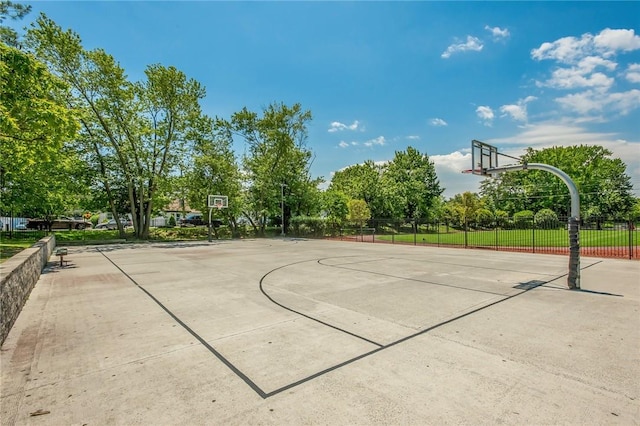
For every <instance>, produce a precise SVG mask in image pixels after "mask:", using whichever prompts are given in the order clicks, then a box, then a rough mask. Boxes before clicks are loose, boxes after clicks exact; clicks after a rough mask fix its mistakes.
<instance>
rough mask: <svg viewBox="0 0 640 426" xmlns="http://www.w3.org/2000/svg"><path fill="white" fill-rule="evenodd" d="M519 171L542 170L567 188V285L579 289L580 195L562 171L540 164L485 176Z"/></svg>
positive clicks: (497, 170) (497, 169) (516, 166)
mask: <svg viewBox="0 0 640 426" xmlns="http://www.w3.org/2000/svg"><path fill="white" fill-rule="evenodd" d="M519 170H544V171H547V172H550V173H553V174H554V175H556V176H558V177H559V178H560V179H562V181H563V182H564V183H565V185H567V187H568V188H569V194H570V195H571V217H569V220H568V230H569V274H568V275H567V285H568V286H569V288H570V289H572V290H574V289H580V226H579V225H580V194H579V192H578V187H577V186H576V184H575V183H574V182H573V180H571V178H570V177H569V175H567V174H566V173H565V172H563V171H562V170H560V169H558V168H556V167H553V166H550V165H548V164H542V163H528V164H527V163H525V164H514V165H512V166H504V167H495V168H493V167H492V168H490V169H487V170H486V172H487V174H493V173H502V172H514V171H519Z"/></svg>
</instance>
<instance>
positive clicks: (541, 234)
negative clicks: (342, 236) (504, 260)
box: [376, 229, 640, 247]
mask: <svg viewBox="0 0 640 426" xmlns="http://www.w3.org/2000/svg"><path fill="white" fill-rule="evenodd" d="M376 238H377V239H380V240H384V241H392V239H393V241H397V242H403V243H413V242H414V241H415V242H416V243H418V244H443V245H465V233H464V232H463V231H450V232H446V233H426V234H425V233H422V234H417V235H416V236H415V240H414V235H413V234H400V235H394V236H393V237H392V236H391V235H377V236H376ZM631 238H632V242H631V244H632V245H635V246H637V245H638V242H639V240H640V238H639V237H638V231H632V232H631ZM466 239H467V240H466V244H467V245H470V246H474V245H475V246H499V247H532V246H534V245H535V246H536V247H567V246H568V245H569V233H568V231H567V230H566V229H550V230H541V229H538V230H535V232H534V231H533V230H531V229H514V230H498V231H495V230H491V231H470V232H468V233H467V236H466ZM628 245H629V231H628V230H602V231H598V230H592V229H587V230H581V231H580V246H581V247H618V246H623V247H625V246H628Z"/></svg>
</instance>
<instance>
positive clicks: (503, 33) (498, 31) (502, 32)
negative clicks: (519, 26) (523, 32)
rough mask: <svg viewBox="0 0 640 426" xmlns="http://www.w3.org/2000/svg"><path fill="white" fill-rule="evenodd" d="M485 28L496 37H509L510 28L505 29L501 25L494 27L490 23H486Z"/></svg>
mask: <svg viewBox="0 0 640 426" xmlns="http://www.w3.org/2000/svg"><path fill="white" fill-rule="evenodd" d="M484 29H485V30H487V31H489V32H490V33H491V35H492V36H493V38H494V39H501V38H507V37H509V30H508V29H506V28H505V29H502V28H500V27H493V28H492V27H490V26H488V25H485V26H484Z"/></svg>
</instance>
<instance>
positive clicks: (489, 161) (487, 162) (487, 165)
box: [471, 139, 498, 176]
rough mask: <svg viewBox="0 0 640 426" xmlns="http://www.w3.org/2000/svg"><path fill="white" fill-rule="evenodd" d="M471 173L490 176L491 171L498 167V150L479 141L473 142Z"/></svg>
mask: <svg viewBox="0 0 640 426" xmlns="http://www.w3.org/2000/svg"><path fill="white" fill-rule="evenodd" d="M471 164H472V169H471V173H473V174H474V175H479V176H490V175H491V169H495V168H496V167H498V148H496V147H495V146H493V145H489V144H488V143H484V142H481V141H478V140H475V139H474V140H472V141H471Z"/></svg>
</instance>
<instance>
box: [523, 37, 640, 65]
mask: <svg viewBox="0 0 640 426" xmlns="http://www.w3.org/2000/svg"><path fill="white" fill-rule="evenodd" d="M637 49H640V36H638V35H636V34H635V32H634V30H625V29H617V30H612V29H610V28H606V29H604V30H602V31H600V33H598V34H597V35H595V36H594V35H592V34H590V33H586V34H583V35H582V36H581V37H580V38H577V37H563V38H560V39H558V40H556V41H553V42H545V43H542V44H541V45H540V47H538V48H537V49H533V50H531V57H532V58H533V59H537V60H539V61H540V60H543V59H553V60H556V61H558V62H561V63H565V64H573V63H575V62H576V61H578V60H580V59H581V58H584V57H586V56H590V55H594V54H595V55H598V56H602V57H605V58H606V57H610V56H613V55H615V54H616V53H617V52H619V51H622V52H630V51H632V50H637Z"/></svg>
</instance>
